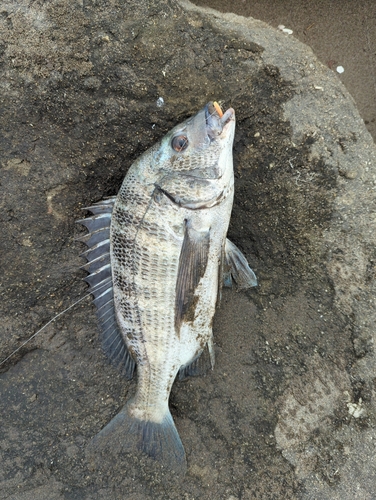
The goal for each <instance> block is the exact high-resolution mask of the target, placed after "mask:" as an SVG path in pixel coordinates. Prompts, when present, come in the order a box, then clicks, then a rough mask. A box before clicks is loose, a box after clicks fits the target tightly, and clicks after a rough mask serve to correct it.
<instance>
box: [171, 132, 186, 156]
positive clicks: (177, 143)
mask: <svg viewBox="0 0 376 500" xmlns="http://www.w3.org/2000/svg"><path fill="white" fill-rule="evenodd" d="M171 146H172V149H174V150H175V151H177V152H178V153H181V152H182V151H184V150H185V149H187V147H188V137H187V136H186V135H177V136H175V137H174V138H173V139H172V141H171Z"/></svg>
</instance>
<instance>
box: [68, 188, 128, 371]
mask: <svg viewBox="0 0 376 500" xmlns="http://www.w3.org/2000/svg"><path fill="white" fill-rule="evenodd" d="M115 199H116V198H115V197H113V198H108V199H106V200H103V201H100V202H99V203H95V204H94V205H93V206H91V207H87V208H85V210H89V211H90V212H91V213H92V214H93V216H91V217H87V218H86V219H81V220H79V221H77V222H78V223H79V224H82V225H84V226H85V227H87V229H88V230H89V233H87V234H85V235H84V236H83V237H80V238H78V239H79V240H80V241H82V242H83V243H85V244H86V245H87V246H88V249H87V250H86V251H85V252H83V254H82V255H83V256H84V257H85V258H86V259H87V263H86V264H85V265H84V266H82V268H83V269H85V270H86V271H88V272H89V275H88V276H87V277H86V278H85V281H86V282H87V283H88V284H89V286H90V293H91V294H92V295H93V297H94V304H95V305H96V307H97V318H98V323H99V328H100V338H101V343H102V349H103V351H104V353H105V354H106V356H107V357H108V358H109V360H110V362H111V363H112V364H113V365H115V366H116V367H117V368H118V369H119V370H120V371H121V373H123V374H124V375H125V376H126V377H127V378H128V379H131V378H132V376H133V373H134V370H135V366H136V364H135V361H134V360H133V358H132V357H131V355H130V354H129V351H128V349H127V346H126V344H125V341H124V338H123V336H122V334H121V331H120V329H119V326H118V323H117V320H116V314H115V306H114V293H113V287H112V272H111V260H110V224H111V214H112V210H113V208H114V203H115Z"/></svg>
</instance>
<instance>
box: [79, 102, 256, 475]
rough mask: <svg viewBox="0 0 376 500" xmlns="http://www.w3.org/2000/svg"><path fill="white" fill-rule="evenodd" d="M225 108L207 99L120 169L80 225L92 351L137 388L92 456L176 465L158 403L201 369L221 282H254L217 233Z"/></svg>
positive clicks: (220, 230) (228, 186)
mask: <svg viewBox="0 0 376 500" xmlns="http://www.w3.org/2000/svg"><path fill="white" fill-rule="evenodd" d="M234 129H235V112H234V110H233V109H232V108H230V109H229V110H227V111H226V113H224V114H223V113H222V111H221V110H220V107H219V106H218V105H217V104H213V103H208V104H207V105H206V106H205V107H204V108H203V109H202V110H200V111H199V112H198V113H197V114H196V115H195V116H193V117H192V118H190V119H188V120H186V121H185V122H183V123H182V124H180V125H178V126H176V127H174V129H172V130H171V131H170V132H169V133H168V134H167V135H166V136H165V137H164V138H163V139H162V141H161V142H160V143H158V144H156V145H155V146H153V147H152V148H151V149H149V150H148V151H146V152H145V153H144V154H143V155H142V156H141V157H140V158H139V159H138V160H136V162H135V163H134V164H133V165H132V166H131V168H130V169H129V172H128V174H127V175H126V177H125V179H124V181H123V184H122V186H121V188H120V191H119V194H118V196H117V197H116V198H110V199H108V200H105V201H104V202H100V203H98V204H95V205H94V206H92V207H89V209H88V210H90V211H91V212H92V214H93V215H92V216H91V217H88V218H87V219H84V220H83V221H79V222H81V223H82V224H84V225H85V226H86V227H87V228H88V230H89V233H88V234H87V235H85V236H84V237H82V238H81V240H82V241H83V242H84V243H86V244H87V245H88V247H89V249H88V250H87V251H86V252H85V253H84V254H85V256H86V258H87V259H88V263H87V264H86V266H84V268H85V269H86V270H88V272H89V273H90V274H89V276H88V277H87V278H86V281H87V282H88V283H89V285H90V287H91V293H92V294H93V296H94V303H95V304H96V306H97V308H98V309H97V316H98V320H99V326H100V330H101V339H102V347H103V350H104V352H105V353H106V355H107V356H108V357H109V359H110V360H111V361H112V362H113V363H114V364H115V365H116V366H118V367H119V368H120V369H121V370H122V372H123V373H124V374H125V375H126V376H127V377H128V378H131V377H132V376H133V372H134V370H135V367H137V389H136V394H135V396H134V397H133V398H132V399H130V400H129V401H128V402H127V403H126V405H125V406H124V408H123V409H122V410H121V411H120V412H119V414H118V415H117V416H116V417H115V418H114V419H113V420H112V421H111V422H110V423H109V424H107V425H106V426H105V427H104V429H102V431H101V432H100V433H99V434H98V435H97V436H95V438H94V439H93V440H92V441H91V443H90V445H89V446H88V449H87V453H88V455H89V456H92V457H94V459H97V460H99V461H100V460H105V459H106V457H108V456H109V454H111V456H115V457H116V456H119V455H123V454H124V452H129V453H131V454H135V453H139V452H144V453H146V454H147V455H149V456H150V457H152V458H154V459H157V460H159V461H161V462H162V463H163V464H164V465H165V466H167V467H169V468H171V469H174V470H175V471H177V472H183V471H184V470H185V467H186V458H185V452H184V448H183V445H182V442H181V440H180V437H179V434H178V432H177V430H176V427H175V424H174V421H173V419H172V416H171V414H170V410H169V407H168V399H169V395H170V391H171V387H172V384H173V382H174V380H175V378H176V375H177V374H178V373H179V374H180V376H181V377H185V376H189V375H196V374H198V373H200V372H201V371H202V369H203V367H204V366H205V364H206V361H205V358H204V357H203V356H202V353H203V352H204V351H205V349H207V350H208V352H209V357H210V363H211V366H212V367H213V366H214V348H213V333H212V322H213V316H214V313H215V308H216V305H217V304H218V302H219V300H220V290H221V286H222V281H223V280H224V282H225V284H227V285H231V281H232V278H234V280H235V281H236V282H237V284H238V286H239V288H249V287H251V286H255V285H256V283H257V281H256V277H255V275H254V273H253V271H252V270H251V269H250V268H249V266H248V263H247V261H246V259H245V257H244V256H243V255H242V254H241V252H240V250H239V249H238V248H237V247H236V246H235V245H234V244H232V243H231V242H229V241H228V240H227V239H226V233H227V228H228V224H229V220H230V214H231V208H232V203H233V195H234V177H233V166H232V144H233V137H234Z"/></svg>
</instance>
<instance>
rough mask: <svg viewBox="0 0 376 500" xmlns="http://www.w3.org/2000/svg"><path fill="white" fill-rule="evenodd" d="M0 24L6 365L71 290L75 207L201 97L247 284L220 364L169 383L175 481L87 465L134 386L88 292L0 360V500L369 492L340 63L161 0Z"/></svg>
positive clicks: (373, 468)
mask: <svg viewBox="0 0 376 500" xmlns="http://www.w3.org/2000/svg"><path fill="white" fill-rule="evenodd" d="M0 35H1V36H0V39H1V40H2V42H1V45H0V58H1V59H0V71H1V73H2V76H1V86H2V91H1V94H0V107H1V113H0V122H1V129H2V135H1V136H0V148H1V158H0V162H1V171H0V175H1V179H0V182H1V186H2V198H1V208H2V210H1V220H2V223H1V227H2V233H3V238H2V252H1V266H2V271H1V275H2V280H1V293H2V302H1V305H0V307H1V317H2V324H1V331H0V342H1V354H2V359H5V358H6V357H7V356H8V355H10V354H11V352H12V351H13V350H14V349H17V348H19V347H20V346H21V345H22V343H23V342H24V341H25V340H27V339H28V338H29V337H30V336H31V335H32V334H33V333H34V332H36V331H37V330H38V329H39V328H40V327H42V326H43V325H44V324H45V323H47V321H48V320H49V319H51V318H52V317H53V316H54V314H56V313H58V312H60V311H62V310H64V309H65V308H66V307H68V306H69V305H71V304H72V303H74V302H75V301H76V300H78V299H80V298H81V297H84V296H85V293H87V290H86V287H85V284H84V283H83V282H82V280H81V278H83V277H84V276H85V272H84V271H83V270H80V269H79V266H80V265H83V264H84V259H82V258H81V257H79V254H80V252H81V251H83V250H84V248H83V245H82V244H81V243H78V242H75V241H74V237H75V236H77V235H78V234H79V233H80V232H81V230H82V228H80V227H78V226H76V225H75V220H77V219H79V218H81V217H82V216H83V214H85V212H83V211H82V210H81V209H82V208H84V207H85V206H89V205H90V204H91V203H93V202H95V201H99V200H100V199H102V198H103V197H105V196H110V195H114V194H116V192H117V190H118V188H119V186H120V184H121V181H122V179H123V177H124V175H125V173H126V171H127V169H128V168H129V166H130V165H131V164H132V162H133V161H134V159H135V158H136V157H137V156H138V155H139V154H140V153H141V152H142V151H144V150H146V149H147V148H148V147H150V146H151V145H153V144H154V143H155V141H157V140H158V139H159V138H160V137H162V136H163V134H164V133H165V132H166V131H167V130H169V129H170V128H171V127H172V126H173V125H175V124H176V123H179V122H180V121H181V120H183V119H184V118H186V117H188V116H190V115H191V114H193V113H195V112H196V111H197V110H198V109H200V108H201V107H202V106H203V105H204V104H205V103H206V102H207V101H209V100H213V99H216V100H219V101H220V102H222V103H223V106H224V107H228V106H230V105H231V106H233V107H234V108H235V110H236V114H237V131H236V138H235V145H234V168H235V176H236V187H235V192H236V195H235V203H234V209H233V214H232V219H231V225H230V230H229V237H230V239H232V241H234V243H236V244H237V245H238V246H239V247H240V248H241V249H242V251H243V252H244V253H245V255H246V256H247V258H248V260H249V262H250V265H251V267H252V268H253V269H254V271H255V272H256V275H257V277H258V279H259V286H258V287H257V288H256V289H253V290H251V291H249V292H247V293H240V292H239V293H237V292H236V291H235V290H233V291H227V290H226V291H225V293H224V296H223V299H222V304H221V307H220V309H219V310H218V313H217V315H216V317H215V322H214V335H215V342H216V355H217V362H216V366H215V368H214V370H213V371H210V372H208V373H207V374H206V376H203V377H197V378H190V379H188V380H186V381H177V382H175V385H174V387H173V390H172V394H171V399H170V406H171V410H172V413H173V416H174V419H175V422H176V425H177V428H178V431H179V433H180V436H181V438H182V441H183V444H184V446H185V449H186V453H187V459H188V472H187V474H186V476H185V477H184V478H179V477H174V476H173V474H171V473H170V472H169V471H167V470H163V469H161V468H158V464H154V463H152V462H150V461H149V460H148V459H146V458H145V457H143V456H139V457H129V456H126V455H125V456H124V457H122V458H120V459H119V460H117V461H115V462H114V460H112V459H111V457H108V463H107V462H106V463H103V464H102V466H101V467H99V469H98V468H93V467H92V465H91V464H90V463H88V462H87V461H86V458H85V449H86V446H87V444H88V443H89V442H90V440H91V438H92V437H93V436H95V435H96V434H97V433H98V432H99V430H100V429H101V428H102V427H103V426H104V425H105V424H106V423H108V422H109V420H110V419H111V418H112V417H113V416H115V415H116V414H117V412H118V411H119V409H120V408H121V407H122V406H123V405H124V403H125V401H126V400H127V399H128V397H129V395H130V394H131V393H132V391H134V388H135V382H127V381H126V380H124V379H123V378H122V377H121V376H120V375H119V374H118V373H117V372H116V370H115V369H113V368H112V367H111V366H110V365H109V364H107V362H106V360H105V359H104V357H103V355H102V353H101V351H100V346H99V342H98V337H97V335H98V333H97V327H96V323H95V315H94V309H93V306H92V305H91V303H90V299H89V298H86V299H84V300H83V301H82V302H80V303H79V304H78V305H77V306H76V308H75V309H72V310H70V311H69V312H68V313H66V314H65V315H62V316H61V317H59V318H58V319H57V321H56V322H54V323H52V324H51V325H49V326H48V327H47V328H46V329H45V330H43V332H41V333H40V334H39V335H37V336H36V337H35V338H34V339H33V340H32V341H31V342H29V343H28V344H26V345H25V346H24V347H22V348H21V349H20V350H19V351H18V352H17V353H16V354H15V355H13V356H12V357H11V358H10V359H9V360H8V361H7V362H6V363H4V364H3V365H2V366H1V371H2V373H1V374H0V387H1V395H2V397H1V403H0V405H1V415H2V426H1V430H0V458H1V463H2V467H1V469H0V492H1V493H0V498H2V499H4V500H5V499H14V500H16V499H17V500H26V499H35V498H38V499H43V498H46V499H47V498H48V499H49V500H51V499H52V500H54V499H56V500H60V499H66V500H68V499H69V500H73V499H80V500H82V499H83V500H86V499H87V500H89V499H102V498H103V499H104V498H106V499H108V498H110V499H118V498H119V499H120V498H122V499H123V498H127V499H130V500H141V499H148V498H150V499H151V498H153V499H157V498H161V499H171V500H173V499H182V498H184V499H186V500H191V499H192V500H193V499H194V498H207V499H212V498H215V499H224V500H234V499H241V500H248V499H258V500H261V499H268V500H270V499H284V498H286V499H313V498H314V499H337V498H338V499H340V498H341V499H358V498H359V499H362V500H364V499H365V500H371V499H374V498H376V493H375V487H374V484H375V480H376V462H375V458H374V457H375V453H374V443H375V439H376V432H375V390H376V384H375V368H376V362H375V355H374V351H373V343H374V335H375V334H374V328H373V324H374V316H375V312H374V310H375V309H374V302H375V299H374V296H375V294H374V288H375V250H374V248H375V241H374V240H375V236H374V235H375V227H374V226H375V221H376V219H375V185H376V177H375V174H374V167H375V165H376V160H375V146H374V144H373V142H372V139H371V137H370V136H369V134H368V132H367V131H366V129H365V126H364V124H363V122H362V120H361V119H360V117H359V114H358V112H357V111H356V109H355V107H354V103H353V101H352V99H351V98H350V96H349V95H348V93H347V92H346V90H345V89H344V87H343V85H342V84H341V83H340V81H339V80H338V79H337V78H336V76H335V75H334V74H333V73H332V72H330V71H329V70H328V69H326V68H324V67H323V66H322V65H321V64H320V63H319V62H318V61H317V59H316V58H315V57H314V55H313V54H312V52H311V51H310V49H309V48H308V47H306V46H304V45H302V44H301V43H299V42H297V41H296V40H294V39H293V38H292V37H288V36H287V35H285V34H283V33H281V32H277V31H276V30H273V29H272V28H270V27H268V26H267V25H265V24H263V23H261V22H258V21H254V20H252V19H247V20H246V19H244V18H240V17H237V16H234V15H222V14H219V13H215V12H214V11H209V10H206V11H205V10H202V9H199V8H196V7H193V6H192V5H190V4H178V3H175V2H173V1H162V0H160V1H158V0H155V1H141V2H138V3H137V4H136V5H135V4H134V2H123V1H122V2H118V1H116V0H114V1H113V2H105V1H104V0H96V1H92V2H87V1H84V2H80V1H77V2H75V3H74V4H72V3H71V2H67V1H65V0H61V1H47V2H29V1H27V0H23V1H20V2H18V3H17V5H16V4H15V3H14V2H7V1H6V2H5V3H4V2H3V4H2V6H1V7H0ZM161 97H162V98H163V103H162V101H161V100H160V99H159V98H161ZM160 104H162V105H161V106H160Z"/></svg>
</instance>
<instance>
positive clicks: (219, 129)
mask: <svg viewBox="0 0 376 500" xmlns="http://www.w3.org/2000/svg"><path fill="white" fill-rule="evenodd" d="M204 109H205V121H206V130H207V134H208V135H209V136H210V137H211V138H212V139H215V137H218V136H220V135H222V133H223V132H224V131H225V130H226V129H227V128H228V126H229V124H230V123H231V122H234V121H235V111H234V109H233V108H228V109H227V110H226V111H225V113H223V115H222V116H220V115H219V113H218V111H217V109H216V108H215V106H214V104H213V102H211V101H210V102H208V103H207V104H206V106H205V108H204Z"/></svg>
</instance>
